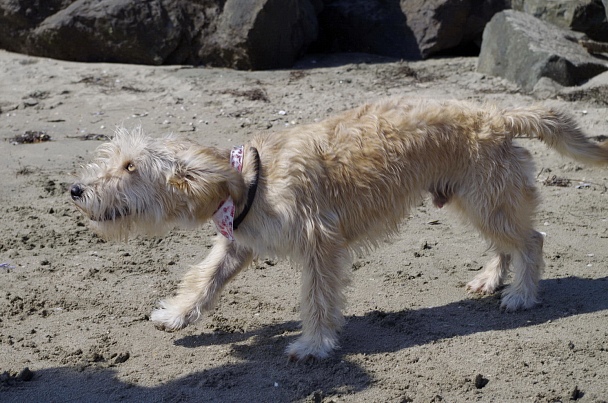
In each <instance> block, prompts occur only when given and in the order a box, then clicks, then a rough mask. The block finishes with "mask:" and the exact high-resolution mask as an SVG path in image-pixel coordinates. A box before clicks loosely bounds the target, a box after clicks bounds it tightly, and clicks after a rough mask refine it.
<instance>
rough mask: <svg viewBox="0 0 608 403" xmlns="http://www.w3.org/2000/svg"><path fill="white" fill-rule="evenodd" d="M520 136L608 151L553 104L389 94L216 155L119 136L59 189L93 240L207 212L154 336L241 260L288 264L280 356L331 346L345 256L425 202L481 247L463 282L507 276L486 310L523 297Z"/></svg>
mask: <svg viewBox="0 0 608 403" xmlns="http://www.w3.org/2000/svg"><path fill="white" fill-rule="evenodd" d="M523 136H526V137H533V138H537V139H539V140H541V141H542V142H544V143H545V144H547V145H548V146H549V147H551V148H553V149H555V150H557V151H558V152H559V153H561V154H563V155H565V156H569V157H571V158H573V159H576V160H578V161H581V162H584V163H588V164H593V165H606V164H607V163H608V145H606V144H605V143H604V144H598V143H596V142H593V141H591V140H589V139H588V138H587V137H586V136H585V135H584V133H583V132H582V131H581V129H579V126H578V125H577V123H576V122H575V121H574V120H573V119H572V118H571V117H570V116H568V115H567V114H565V113H563V112H561V111H559V110H556V109H552V108H547V107H542V106H532V107H529V108H507V109H500V108H498V107H496V106H492V105H476V104H472V103H468V102H464V101H458V100H446V101H432V100H419V101H411V100H408V99H404V98H392V99H384V100H380V101H378V102H374V103H369V104H366V105H364V106H361V107H359V108H356V109H353V110H349V111H346V112H343V113H342V114H339V115H337V116H335V117H330V118H327V119H326V120H323V121H321V122H319V123H312V124H308V125H299V126H295V127H293V128H289V129H285V130H284V131H282V132H276V133H265V134H259V135H257V136H255V137H254V138H253V139H252V140H251V141H250V142H249V143H248V144H247V145H246V146H243V147H239V148H236V149H233V150H232V151H231V150H223V149H217V148H213V147H204V146H201V145H199V144H196V143H195V142H192V141H189V140H185V139H180V138H178V137H175V136H173V135H169V136H166V137H164V138H151V137H147V136H146V135H145V134H143V132H142V130H141V128H136V129H134V130H132V131H128V130H126V129H124V128H119V129H118V130H117V132H116V135H115V137H114V139H113V140H112V141H111V142H109V143H106V144H103V145H101V146H100V147H99V149H98V151H97V158H96V159H95V160H94V161H93V162H92V163H90V164H89V165H87V166H86V167H85V168H84V170H83V174H82V177H81V178H80V181H79V182H78V183H75V184H74V185H72V186H71V188H70V195H71V198H72V200H73V202H74V203H75V205H76V206H77V207H78V208H79V209H80V210H81V211H82V213H83V214H84V215H85V216H86V217H88V218H89V220H90V224H91V226H92V227H93V229H94V230H96V231H97V232H98V233H99V234H101V235H102V236H104V237H106V238H115V239H125V238H126V237H127V236H128V235H129V234H131V233H144V234H159V233H163V232H166V231H167V230H170V229H171V228H174V227H176V226H182V227H183V226H185V227H196V226H197V225H199V224H202V223H205V222H207V221H209V220H210V219H212V218H213V219H214V221H215V222H216V224H217V225H218V232H219V234H218V236H217V239H216V240H215V244H214V246H213V248H212V249H211V251H210V252H209V254H208V256H207V257H206V258H205V259H204V261H203V262H201V263H199V264H198V265H196V266H193V267H192V268H191V269H190V270H189V271H188V272H187V273H186V275H185V277H184V279H183V281H182V282H181V284H180V286H179V289H178V291H177V295H175V296H173V297H171V298H168V299H165V300H163V301H161V302H160V307H159V308H158V309H156V310H154V311H153V312H152V314H151V316H150V319H151V320H152V321H153V322H155V323H156V325H157V327H159V328H161V329H164V330H167V331H175V330H178V329H182V328H184V327H185V326H187V325H188V324H190V323H192V322H194V321H196V320H198V319H199V318H200V317H201V314H202V313H203V312H204V311H209V310H210V309H212V308H213V306H214V303H215V302H216V301H217V299H218V298H219V296H220V293H221V291H222V289H223V288H224V286H225V285H226V283H228V282H229V281H230V280H231V279H232V278H234V276H236V275H237V274H238V273H239V271H240V270H242V269H243V268H244V267H246V266H248V265H249V264H250V262H251V261H252V259H254V257H256V256H279V257H287V258H289V259H290V260H291V261H293V262H295V263H297V265H298V266H299V267H301V269H302V286H301V288H302V289H301V320H302V333H301V335H300V337H299V338H298V339H297V340H296V341H294V342H293V343H291V344H290V345H289V346H288V348H287V354H288V356H289V357H290V359H292V360H296V361H297V360H307V359H321V358H324V357H327V356H328V355H329V354H330V353H331V352H332V350H334V349H335V348H337V346H338V331H339V330H340V328H341V327H342V326H343V324H344V317H343V315H342V309H343V307H344V305H345V296H344V290H345V287H346V286H347V285H348V284H349V270H348V269H349V267H350V265H351V258H352V256H353V254H354V253H359V252H360V251H361V250H366V249H368V248H370V247H375V246H376V245H377V243H378V240H379V239H382V238H383V237H386V236H387V235H391V234H394V233H395V232H397V230H398V228H399V224H400V223H401V222H402V221H403V219H404V218H405V217H407V215H408V211H410V209H411V208H412V207H413V206H416V205H417V204H419V203H420V202H421V201H422V199H423V198H424V197H425V195H427V194H429V193H430V195H431V197H432V201H433V204H434V205H435V206H437V207H439V208H441V207H443V206H446V207H449V208H451V209H452V210H455V211H456V212H457V213H459V214H460V215H462V216H464V218H465V219H466V220H467V221H468V222H470V223H471V224H472V225H473V226H474V227H475V228H477V230H478V231H479V232H480V233H481V235H482V236H483V238H485V239H486V240H487V241H488V243H489V245H490V250H492V251H493V253H494V254H495V256H494V257H493V258H492V259H491V260H490V262H489V263H488V264H487V265H486V266H485V268H484V269H483V270H482V271H481V272H480V273H479V274H478V275H477V276H476V277H475V278H474V279H473V280H472V281H471V282H469V283H468V285H467V289H468V290H469V291H470V292H475V293H483V294H492V293H494V292H496V291H497V290H498V289H499V288H501V287H502V285H503V282H504V281H505V279H506V277H507V274H508V272H509V268H511V269H512V271H513V279H512V282H511V284H510V285H508V286H507V287H506V288H504V290H503V291H502V300H501V307H502V308H503V309H505V310H506V311H515V310H520V309H528V308H531V307H533V306H534V305H535V304H537V303H538V283H539V278H540V277H541V273H542V271H543V267H544V261H543V257H542V248H543V236H542V235H541V233H539V232H537V231H536V230H535V229H534V227H533V216H534V212H535V210H536V208H537V207H538V204H539V193H538V190H537V188H536V186H535V177H534V173H535V168H534V165H533V161H532V157H531V155H530V153H529V152H528V151H527V150H526V149H525V148H522V147H519V146H517V145H515V144H514V143H513V138H515V137H523Z"/></svg>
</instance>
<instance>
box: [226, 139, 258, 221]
mask: <svg viewBox="0 0 608 403" xmlns="http://www.w3.org/2000/svg"><path fill="white" fill-rule="evenodd" d="M249 150H250V151H251V153H252V154H253V157H254V158H255V178H254V180H253V182H252V183H251V185H249V189H248V191H247V202H245V207H243V211H241V214H239V216H238V217H236V218H235V219H234V222H233V223H232V229H234V230H236V229H238V227H239V225H241V222H243V220H244V219H245V216H246V215H247V213H248V212H249V209H250V208H251V205H252V204H253V199H255V193H256V191H257V190H258V181H259V179H260V167H261V165H262V163H261V162H260V154H258V150H257V149H256V148H255V147H251V148H250V149H249Z"/></svg>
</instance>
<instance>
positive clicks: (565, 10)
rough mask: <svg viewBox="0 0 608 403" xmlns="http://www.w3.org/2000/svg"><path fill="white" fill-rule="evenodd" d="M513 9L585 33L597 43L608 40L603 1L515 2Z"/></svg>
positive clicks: (533, 0)
mask: <svg viewBox="0 0 608 403" xmlns="http://www.w3.org/2000/svg"><path fill="white" fill-rule="evenodd" d="M604 1H605V2H606V1H608V0H604ZM512 7H513V9H514V10H517V11H523V12H525V13H527V14H530V15H533V16H535V17H537V18H540V19H541V20H543V21H547V22H550V23H552V24H555V25H557V26H558V27H561V28H565V29H571V30H573V31H578V32H584V33H585V34H587V35H588V36H589V38H591V39H594V40H596V41H606V40H608V21H607V20H606V11H605V5H604V4H602V1H601V0H574V1H573V0H552V1H546V0H525V1H524V0H515V1H513V2H512Z"/></svg>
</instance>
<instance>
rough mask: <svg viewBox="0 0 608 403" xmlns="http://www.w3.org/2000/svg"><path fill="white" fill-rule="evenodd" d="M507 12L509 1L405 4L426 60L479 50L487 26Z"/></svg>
mask: <svg viewBox="0 0 608 403" xmlns="http://www.w3.org/2000/svg"><path fill="white" fill-rule="evenodd" d="M506 8H508V1H506V0H401V9H402V10H403V13H404V14H405V16H406V19H407V25H408V27H409V28H410V29H411V30H412V32H413V34H414V36H415V37H416V42H417V43H418V48H419V50H420V54H421V55H422V57H423V58H427V57H429V56H431V55H433V54H436V53H439V52H442V51H446V50H449V49H453V48H458V47H460V48H462V47H465V46H467V45H476V46H477V49H479V43H480V42H481V35H482V33H483V29H484V27H485V25H486V24H487V23H488V21H490V19H491V18H492V16H493V15H494V14H496V13H497V12H499V11H502V10H504V9H506Z"/></svg>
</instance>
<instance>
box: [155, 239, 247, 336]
mask: <svg viewBox="0 0 608 403" xmlns="http://www.w3.org/2000/svg"><path fill="white" fill-rule="evenodd" d="M252 256H253V253H252V251H251V250H250V249H248V248H243V247H241V246H239V245H238V244H237V243H236V242H230V241H229V240H228V239H226V238H224V237H223V236H218V239H217V240H216V243H215V245H214V246H213V248H212V249H211V251H210V252H209V255H208V256H207V258H206V259H205V260H203V262H201V263H199V264H198V265H196V266H193V267H192V268H191V269H190V270H189V271H188V272H187V273H186V276H185V277H184V279H183V280H182V282H181V284H180V286H179V289H178V292H177V295H176V296H174V297H172V298H169V299H166V300H163V301H161V302H160V308H159V309H156V310H154V311H153V312H152V314H151V315H150V320H152V321H153V322H156V325H157V327H159V328H160V329H163V330H168V331H172V330H179V329H182V328H184V327H186V326H187V325H188V324H190V323H192V322H195V321H196V320H197V319H199V318H200V316H201V313H202V312H203V311H208V310H210V309H212V308H213V306H214V304H215V302H216V301H217V299H218V298H219V296H220V293H221V292H222V289H223V288H224V286H225V285H226V283H228V282H229V281H230V280H231V279H232V278H233V277H234V276H235V275H237V274H238V273H239V272H240V271H241V269H243V268H244V267H245V266H247V265H248V264H249V263H250V262H251V260H252Z"/></svg>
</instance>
